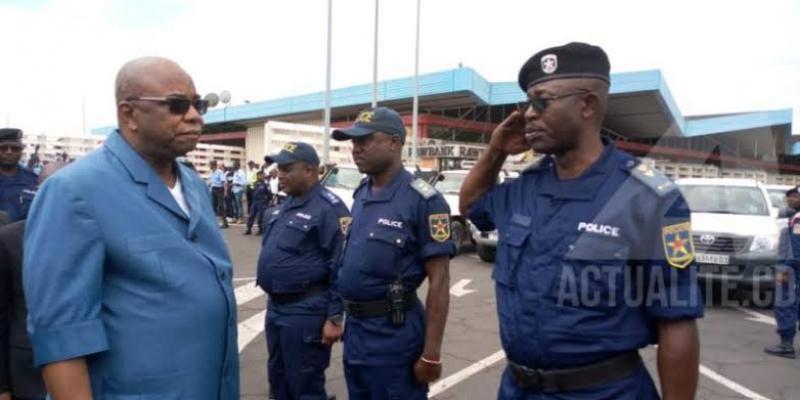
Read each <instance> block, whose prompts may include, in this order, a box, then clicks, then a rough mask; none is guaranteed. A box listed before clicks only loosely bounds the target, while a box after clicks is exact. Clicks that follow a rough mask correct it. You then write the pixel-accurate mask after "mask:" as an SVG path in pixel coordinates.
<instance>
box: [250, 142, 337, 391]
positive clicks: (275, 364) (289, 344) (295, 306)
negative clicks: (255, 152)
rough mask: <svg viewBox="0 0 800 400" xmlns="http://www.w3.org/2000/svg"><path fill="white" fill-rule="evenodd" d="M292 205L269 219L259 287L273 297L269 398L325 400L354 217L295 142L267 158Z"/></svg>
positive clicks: (312, 155) (313, 156) (308, 150)
mask: <svg viewBox="0 0 800 400" xmlns="http://www.w3.org/2000/svg"><path fill="white" fill-rule="evenodd" d="M269 158H270V160H271V161H272V162H275V163H276V164H277V165H278V179H279V180H280V185H281V187H282V188H283V190H284V191H285V192H286V193H287V194H288V196H289V197H288V199H287V200H286V201H284V202H283V203H282V204H281V205H280V206H279V207H276V208H275V209H274V211H272V212H271V213H270V215H268V216H267V217H266V227H265V232H264V239H263V241H262V248H261V255H260V256H259V258H258V281H257V284H258V285H259V286H260V287H261V288H262V289H264V291H266V292H267V293H268V294H269V304H268V308H267V309H268V311H267V319H266V332H267V349H268V351H269V364H268V367H269V368H268V372H269V384H270V393H271V396H272V397H273V398H275V399H278V400H298V399H309V400H311V399H321V400H325V399H327V395H326V393H325V369H327V368H328V365H329V364H330V357H331V346H332V345H333V344H334V343H335V342H337V341H339V340H340V339H341V336H342V327H341V325H342V314H343V310H342V301H341V297H340V296H339V292H338V289H337V285H336V278H337V272H338V266H339V259H340V256H341V253H342V249H343V247H344V232H345V231H346V230H347V227H348V226H349V224H350V213H349V212H348V211H347V207H346V206H345V205H344V203H343V202H342V200H341V199H340V198H338V197H337V196H336V195H335V194H333V193H331V192H330V191H328V190H327V189H325V188H323V187H322V185H321V184H320V183H319V178H318V176H317V168H318V167H319V157H318V156H317V153H316V151H314V148H313V147H311V146H310V145H308V144H306V143H301V142H290V143H287V144H286V146H285V147H284V148H283V149H282V150H281V151H280V152H279V153H278V154H276V155H273V156H270V157H269Z"/></svg>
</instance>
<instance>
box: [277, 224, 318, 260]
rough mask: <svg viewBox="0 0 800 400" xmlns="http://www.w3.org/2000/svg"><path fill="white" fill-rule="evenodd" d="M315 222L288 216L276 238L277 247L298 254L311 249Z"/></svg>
mask: <svg viewBox="0 0 800 400" xmlns="http://www.w3.org/2000/svg"><path fill="white" fill-rule="evenodd" d="M315 227H316V224H314V223H313V222H312V221H308V220H305V219H302V218H298V217H292V218H289V220H288V221H286V225H285V227H284V229H283V230H282V231H281V235H280V237H279V238H278V247H279V248H280V249H281V250H284V251H287V252H289V253H293V254H300V253H303V252H305V251H308V250H310V249H311V247H312V244H313V241H314V239H315V237H316V236H315V235H314V234H313V232H314V230H315V229H314V228H315Z"/></svg>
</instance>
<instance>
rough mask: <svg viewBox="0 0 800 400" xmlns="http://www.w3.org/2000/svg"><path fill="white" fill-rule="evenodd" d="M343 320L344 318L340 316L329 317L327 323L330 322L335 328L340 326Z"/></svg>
mask: <svg viewBox="0 0 800 400" xmlns="http://www.w3.org/2000/svg"><path fill="white" fill-rule="evenodd" d="M343 319H344V317H343V316H342V314H336V315H331V316H330V317H328V321H330V322H331V323H332V324H334V325H336V326H342V320H343Z"/></svg>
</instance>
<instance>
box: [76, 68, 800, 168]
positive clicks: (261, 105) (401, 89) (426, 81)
mask: <svg viewBox="0 0 800 400" xmlns="http://www.w3.org/2000/svg"><path fill="white" fill-rule="evenodd" d="M610 91H611V94H612V95H614V94H617V95H619V94H632V93H638V92H652V93H654V94H655V95H656V97H657V99H658V100H659V101H660V102H661V104H662V108H663V109H664V110H665V112H666V113H667V114H668V115H667V116H668V118H669V119H670V120H672V121H673V122H674V126H675V127H676V128H677V129H678V134H680V135H683V136H686V137H695V136H702V135H712V134H720V133H730V132H736V131H741V130H748V129H756V128H760V127H765V128H766V127H772V126H776V125H786V124H788V125H789V129H788V130H787V132H791V124H792V111H791V109H784V110H775V111H762V112H752V113H743V114H735V115H726V116H713V117H698V118H689V119H687V118H684V116H683V115H682V114H681V111H680V109H679V108H678V105H677V103H676V102H675V100H674V99H673V97H672V94H671V92H670V90H669V87H668V86H667V83H666V81H665V80H664V77H663V74H662V73H661V71H659V70H649V71H635V72H621V73H615V74H611V89H610ZM413 92H414V80H413V78H412V77H407V78H401V79H392V80H386V81H380V82H378V102H387V101H397V100H404V99H410V98H412V97H413ZM465 93H466V94H470V95H472V96H473V97H474V98H475V101H476V103H478V104H480V105H504V104H515V103H518V102H520V101H524V100H525V93H523V92H522V90H520V88H519V86H518V85H517V83H516V82H489V81H487V80H486V79H485V78H483V77H482V76H481V75H480V74H478V73H477V72H476V71H475V70H473V69H472V68H458V69H452V70H447V71H440V72H433V73H429V74H423V75H420V76H419V95H420V97H424V96H434V95H436V96H447V95H448V94H465ZM371 101H372V85H371V84H365V85H357V86H351V87H346V88H341V89H336V90H332V91H331V107H332V108H339V107H347V106H359V105H365V104H369V103H371ZM323 106H324V93H323V92H318V93H311V94H305V95H299V96H291V97H285V98H281V99H275V100H267V101H260V102H253V103H249V104H242V105H236V106H230V107H228V108H227V110H223V109H221V108H217V109H214V110H210V111H209V112H208V113H207V114H206V115H205V118H204V119H205V122H206V124H215V123H222V122H226V121H228V122H236V121H248V120H259V119H268V118H276V117H280V116H285V115H290V114H299V113H304V112H313V111H321V110H323ZM113 129H115V127H113V126H110V127H102V128H97V129H93V130H92V133H93V134H100V135H105V134H108V133H110V132H111V131H112V130H113ZM787 139H788V137H787ZM794 150H795V148H794V147H793V151H792V153H791V154H800V146H797V148H796V150H797V151H794Z"/></svg>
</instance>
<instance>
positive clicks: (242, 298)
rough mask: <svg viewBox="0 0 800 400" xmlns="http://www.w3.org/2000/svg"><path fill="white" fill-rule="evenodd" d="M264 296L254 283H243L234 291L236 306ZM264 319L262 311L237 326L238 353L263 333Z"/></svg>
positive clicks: (265, 313)
mask: <svg viewBox="0 0 800 400" xmlns="http://www.w3.org/2000/svg"><path fill="white" fill-rule="evenodd" d="M264 294H265V293H264V291H263V290H261V288H260V287H258V286H256V285H255V283H245V284H244V285H242V286H239V287H238V288H236V290H235V291H234V295H235V296H236V305H237V306H241V305H242V304H245V303H248V302H250V301H252V300H255V299H257V298H259V297H261V296H263V295H264ZM265 305H266V304H265ZM266 317H267V310H263V311H261V312H260V313H258V314H256V315H253V316H252V317H250V318H248V319H246V320H244V322H242V323H240V324H239V353H241V352H242V351H243V350H244V348H245V347H247V345H248V344H250V342H252V341H253V340H255V338H256V337H258V335H259V334H261V332H263V331H264V319H265V318H266Z"/></svg>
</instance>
